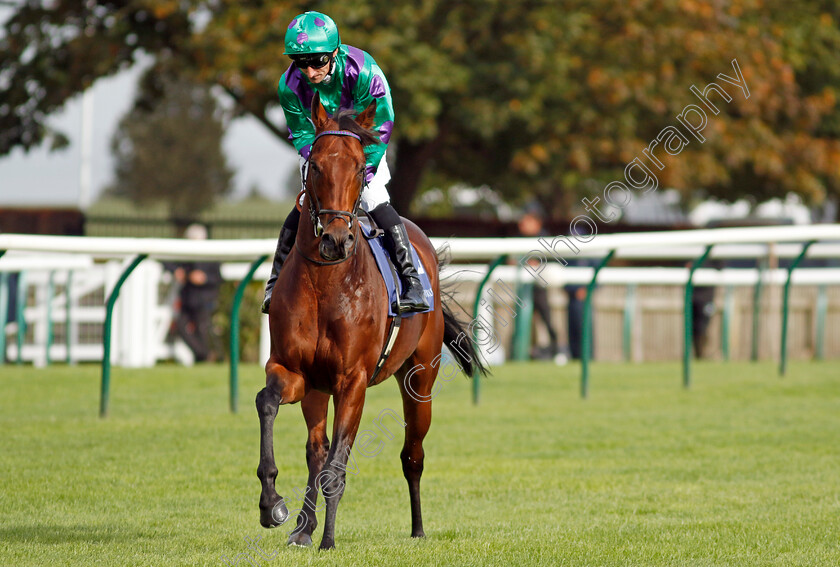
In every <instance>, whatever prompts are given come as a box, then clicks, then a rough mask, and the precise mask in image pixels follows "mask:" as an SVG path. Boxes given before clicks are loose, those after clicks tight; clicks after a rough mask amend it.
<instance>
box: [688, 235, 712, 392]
mask: <svg viewBox="0 0 840 567" xmlns="http://www.w3.org/2000/svg"><path fill="white" fill-rule="evenodd" d="M711 251H712V245H709V246H706V250H705V251H703V254H702V255H701V256H700V257H699V258H697V259H696V260H694V262H692V264H691V267H690V268H689V269H688V281H687V282H685V303H684V304H683V324H684V327H683V387H684V388H690V387H691V350H692V345H691V343H692V342H693V341H692V339H693V337H694V332H693V329H692V328H691V327H692V320H693V319H694V316H693V313H692V312H691V293H692V291H693V290H694V282H693V281H692V280H693V278H694V272H695V271H696V270H697V268H699V267H700V266H702V265H703V262H705V261H706V258H708V257H709V252H711Z"/></svg>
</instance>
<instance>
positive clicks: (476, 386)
mask: <svg viewBox="0 0 840 567" xmlns="http://www.w3.org/2000/svg"><path fill="white" fill-rule="evenodd" d="M507 259H508V255H507V254H502V255H501V256H499V257H498V258H496V259H495V260H493V261H492V262H490V265H489V266H487V273H486V274H484V277H483V278H482V279H481V282H480V283H479V284H478V289H477V290H476V292H475V302H474V303H473V321H478V310H479V308H480V307H481V295H482V294H483V293H484V286H486V285H487V282H488V281H490V276H491V275H492V274H493V270H495V269H496V268H498V267H499V266H500V265H501V264H503V263H504V262H507ZM480 394H481V374H479V372H478V370H477V369H476V370H475V371H474V372H473V375H472V399H473V405H476V406H477V405H478V400H479V396H480Z"/></svg>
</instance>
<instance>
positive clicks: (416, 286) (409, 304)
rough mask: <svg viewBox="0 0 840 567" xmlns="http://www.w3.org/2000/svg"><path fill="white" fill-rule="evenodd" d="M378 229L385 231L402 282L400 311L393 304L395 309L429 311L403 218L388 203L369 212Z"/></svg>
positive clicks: (410, 311)
mask: <svg viewBox="0 0 840 567" xmlns="http://www.w3.org/2000/svg"><path fill="white" fill-rule="evenodd" d="M370 214H371V216H373V218H374V220H376V224H378V225H379V228H381V229H383V230H384V231H385V235H386V238H385V248H386V249H387V250H388V253H389V254H390V256H391V261H392V262H394V266H396V268H397V271H399V273H400V279H401V280H402V284H403V291H402V294H400V306H399V310H398V309H397V306H396V305H393V306H392V307H393V310H394V312H395V313H396V312H399V313H400V314H402V313H416V312H422V311H428V309H429V304H428V303H427V302H426V298H425V297H424V296H423V284H422V283H420V276H419V275H418V274H417V268H416V267H415V265H414V258H413V257H412V254H411V246H410V244H409V241H408V232H406V230H405V225H404V224H403V223H402V219H400V216H399V215H398V214H397V211H396V210H394V207H392V206H391V204H390V203H383V204H381V205H379V206H378V207H376V208H375V209H374V210H372V211H371V212H370Z"/></svg>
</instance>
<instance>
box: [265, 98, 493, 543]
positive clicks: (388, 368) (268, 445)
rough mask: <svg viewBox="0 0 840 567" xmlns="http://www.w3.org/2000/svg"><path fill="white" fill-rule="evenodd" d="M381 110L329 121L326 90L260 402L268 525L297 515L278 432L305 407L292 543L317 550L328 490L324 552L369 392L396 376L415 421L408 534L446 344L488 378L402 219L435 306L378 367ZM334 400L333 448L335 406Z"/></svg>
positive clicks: (429, 257)
mask: <svg viewBox="0 0 840 567" xmlns="http://www.w3.org/2000/svg"><path fill="white" fill-rule="evenodd" d="M374 113H375V107H374V105H371V106H370V107H368V108H367V109H366V110H365V111H363V112H362V113H361V114H360V115H359V116H358V117H355V118H354V117H353V115H352V114H349V113H347V112H346V111H345V112H339V113H337V114H336V115H335V117H332V118H331V117H330V116H329V115H328V114H327V112H326V110H325V109H324V107H323V106H322V105H321V102H320V97H319V95H317V94H316V95H315V97H314V100H313V101H312V121H313V123H314V125H315V129H316V139H315V141H314V142H313V144H312V150H311V154H310V158H309V167H308V173H307V176H306V181H305V183H304V190H303V192H302V193H303V196H304V198H303V201H302V203H300V207H301V210H302V211H304V212H308V213H309V214H308V215H301V221H300V223H299V224H298V231H297V237H296V244H295V247H294V249H293V250H292V252H291V253H290V254H289V256H288V258H287V259H286V262H285V264H284V266H283V269H282V270H281V271H280V273H279V275H278V279H277V283H276V285H275V287H274V292H273V294H272V301H271V306H270V308H269V327H270V332H271V355H270V357H269V359H268V362H267V363H266V365H265V381H266V386H265V388H263V389H262V390H261V391H260V392H259V393H258V394H257V398H256V406H257V413H258V414H259V418H260V463H259V467H258V468H257V476H258V477H259V479H260V483H261V485H262V490H261V493H260V502H259V507H260V523H261V524H262V526H263V527H266V528H271V527H276V526H278V525H281V524H282V523H283V522H284V521H285V520H286V519H287V518H288V515H289V512H288V509H287V507H286V504H285V502H284V501H283V498H282V497H281V496H279V495H278V494H277V491H276V489H275V487H274V481H275V479H276V478H277V473H278V471H277V466H276V464H275V460H274V442H273V429H274V419H275V417H276V415H277V411H278V406H279V405H282V404H294V403H297V402H300V404H301V409H302V410H303V418H304V420H305V421H306V426H307V428H308V430H309V434H308V438H307V442H306V463H307V465H308V468H309V478H308V481H307V489H306V493H305V494H306V496H305V498H304V505H303V508H302V510H301V511H300V513H299V515H298V517H297V524H296V527H295V530H294V531H293V532H292V533H291V535H290V536H289V541H288V543H289V544H294V545H311V544H312V532H313V531H314V529H315V527H316V525H317V521H316V518H315V505H316V500H317V498H318V492H319V489H320V490H321V491H323V493H324V498H325V499H326V514H325V520H324V524H325V525H324V533H323V536H322V539H321V545H320V549H331V548H333V547H335V518H336V510H337V508H338V502H339V500H340V499H341V496H342V495H343V493H344V487H345V479H346V474H345V473H346V466H347V462H348V458H349V456H350V450H351V448H352V447H353V441H354V440H355V437H356V432H357V431H358V429H359V422H360V420H361V417H362V409H363V407H364V403H365V392H366V390H367V388H369V387H371V386H374V385H376V384H379V383H381V382H384V381H385V380H386V379H387V378H388V377H390V376H391V375H394V374H395V375H396V376H397V378H398V383H399V388H400V393H401V395H402V403H403V415H404V420H405V422H406V429H405V443H404V445H403V448H402V452H401V453H400V459H401V461H402V469H403V474H404V475H405V478H406V480H407V481H408V492H409V499H410V502H411V536H412V537H424V536H425V533H424V531H423V520H422V516H421V513H420V476H421V474H422V473H423V456H424V452H423V438H424V437H425V436H426V433H427V432H428V430H429V425H430V423H431V419H432V411H431V410H432V408H431V398H432V397H433V395H432V386H433V385H434V381H435V378H436V376H437V373H438V367H439V365H440V363H441V347H442V344H443V342H444V340H447V344H449V345H451V346H456V345H457V348H451V351H452V353H453V355H454V356H455V358H456V360H457V362H458V365H459V366H460V367H461V369H462V370H463V371H464V373H465V374H467V375H468V376H471V375H472V373H473V371H474V370H476V371H479V372H482V373H484V372H486V368H485V367H484V365H483V363H482V361H481V360H480V358H479V354H478V351H477V346H476V343H475V341H474V337H473V336H471V335H470V334H469V333H468V332H467V328H466V326H465V325H464V324H463V323H462V322H460V321H459V320H458V319H457V318H456V317H455V316H454V314H453V312H452V310H451V309H450V307H449V306H448V305H447V304H446V303H445V302H442V301H441V293H440V276H439V270H438V268H439V262H438V257H437V254H436V252H435V250H434V248H433V246H432V243H431V242H430V241H429V239H428V237H426V235H425V234H423V232H422V231H421V230H420V229H419V228H418V227H417V226H416V225H414V224H413V223H411V222H410V221H405V224H406V228H407V230H408V234H409V237H410V240H411V241H412V243H413V244H414V246H415V248H416V250H417V253H418V255H419V258H420V261H421V262H422V264H423V267H424V269H425V271H426V273H427V274H428V276H429V280H430V282H431V285H432V291H433V294H434V297H433V310H432V311H430V312H428V313H418V314H414V315H412V316H410V317H406V318H403V319H402V321H401V326H400V328H399V334H398V335H397V338H396V342H395V343H394V344H393V348H392V350H391V353H390V356H389V358H388V359H387V360H386V361H385V363H384V365H383V366H382V367H381V369H380V371H379V372H375V371H374V368H375V366H376V365H377V362H378V360H379V358H380V353H381V352H382V350H383V345H384V343H385V341H386V338H387V336H388V331H389V323H390V321H391V320H390V318H389V315H388V313H389V311H388V307H389V299H388V294H387V292H386V288H385V284H384V282H383V279H382V276H381V275H380V274H379V272H378V270H377V267H376V264H375V260H374V257H373V253H372V252H371V251H370V249H369V247H368V246H367V244H365V243H361V244H360V243H359V240H361V239H362V238H364V236H363V235H362V234H361V229H360V227H359V220H358V217H357V212H358V206H359V202H360V195H361V191H362V190H363V188H364V179H365V154H364V147H365V146H367V145H369V144H373V143H379V140H378V138H377V136H376V135H375V134H374V133H373V132H371V128H372V127H373V121H374ZM331 396H332V398H333V405H334V412H335V416H334V420H333V427H332V443H330V440H329V438H328V437H327V408H328V404H329V401H330V397H331Z"/></svg>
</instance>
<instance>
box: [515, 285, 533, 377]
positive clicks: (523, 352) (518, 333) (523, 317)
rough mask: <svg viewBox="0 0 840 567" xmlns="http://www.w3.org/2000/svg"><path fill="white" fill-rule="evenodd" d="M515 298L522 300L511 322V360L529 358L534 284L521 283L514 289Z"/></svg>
mask: <svg viewBox="0 0 840 567" xmlns="http://www.w3.org/2000/svg"><path fill="white" fill-rule="evenodd" d="M516 296H517V297H519V299H520V300H522V303H521V305H519V307H518V309H517V312H518V313H517V316H516V319H515V320H514V322H513V341H512V343H513V344H512V346H513V348H512V352H511V356H510V358H511V360H519V361H521V360H529V359H530V358H531V323H532V322H533V320H534V282H523V283H520V284H519V285H518V286H517V287H516Z"/></svg>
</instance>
